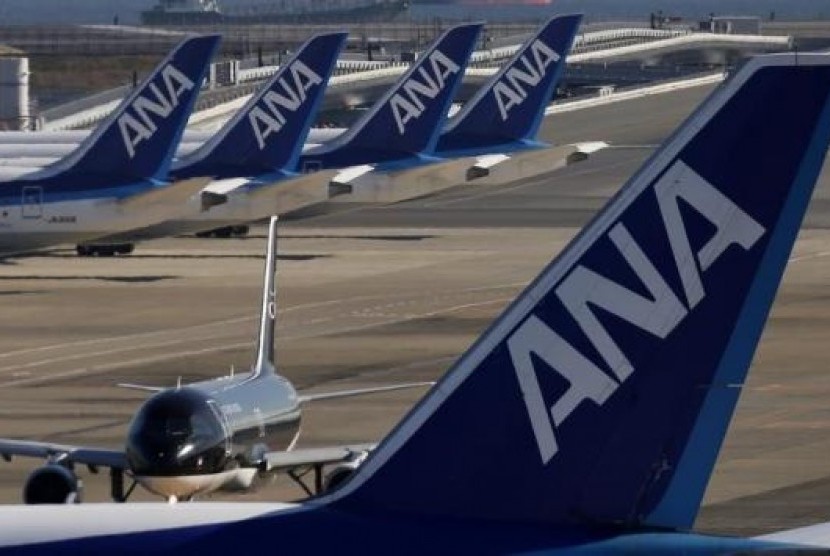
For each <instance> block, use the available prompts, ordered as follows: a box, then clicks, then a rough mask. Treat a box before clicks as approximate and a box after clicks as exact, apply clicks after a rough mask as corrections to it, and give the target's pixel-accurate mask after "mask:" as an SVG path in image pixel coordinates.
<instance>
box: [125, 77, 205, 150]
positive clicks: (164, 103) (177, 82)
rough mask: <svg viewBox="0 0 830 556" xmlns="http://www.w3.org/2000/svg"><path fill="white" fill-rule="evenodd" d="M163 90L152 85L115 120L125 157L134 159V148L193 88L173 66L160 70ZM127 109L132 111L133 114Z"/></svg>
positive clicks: (150, 133)
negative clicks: (148, 93) (149, 95)
mask: <svg viewBox="0 0 830 556" xmlns="http://www.w3.org/2000/svg"><path fill="white" fill-rule="evenodd" d="M161 80H162V81H163V83H164V86H163V87H159V86H158V84H157V83H155V82H151V83H150V84H149V85H148V87H147V88H146V89H145V91H143V93H144V94H142V95H139V96H138V97H136V99H135V100H134V101H133V103H132V104H131V105H130V107H129V108H128V110H125V111H124V113H123V114H122V115H121V116H120V117H119V118H118V129H119V130H120V132H121V140H122V141H123V143H124V147H125V148H126V149H127V154H128V155H129V157H130V158H131V159H132V158H133V157H134V156H135V151H136V147H137V146H138V144H139V143H141V142H142V141H146V140H148V139H150V138H151V137H152V136H153V134H154V133H155V132H156V130H157V129H158V126H157V124H156V120H157V119H166V118H167V117H168V116H170V114H171V113H172V112H173V110H174V109H175V108H176V107H177V106H178V105H179V98H180V97H181V95H183V94H184V93H185V92H187V91H190V90H191V89H193V87H194V86H195V85H194V84H193V81H191V80H190V79H189V78H188V77H187V76H186V75H184V74H183V73H182V72H180V71H179V70H178V69H176V68H175V67H174V66H172V65H167V66H165V67H164V68H163V69H162V70H161ZM148 91H149V92H150V93H152V95H153V97H154V98H149V97H148V96H146V94H147V92H148ZM129 109H132V111H133V113H134V114H135V115H133V114H131V113H130V111H129Z"/></svg>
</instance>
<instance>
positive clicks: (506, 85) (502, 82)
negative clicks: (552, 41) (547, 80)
mask: <svg viewBox="0 0 830 556" xmlns="http://www.w3.org/2000/svg"><path fill="white" fill-rule="evenodd" d="M529 54H530V56H528V53H527V52H526V53H525V54H523V55H522V57H521V58H519V59H518V60H517V61H516V63H515V64H513V66H512V67H511V68H510V69H509V70H507V72H505V74H504V76H502V78H501V79H499V80H498V82H497V83H496V84H495V85H494V86H493V95H495V97H496V103H497V104H498V105H499V114H501V119H502V121H505V120H507V113H508V112H509V111H510V110H511V109H513V108H515V107H516V106H519V105H520V104H521V103H523V102H524V100H525V99H526V98H527V90H526V89H525V85H527V86H528V87H531V88H532V87H535V86H536V85H538V84H539V82H540V81H542V78H543V77H545V72H546V70H547V67H548V66H549V65H551V64H555V63H556V62H558V61H559V58H560V56H559V54H557V53H556V52H554V51H553V50H552V49H551V48H550V47H549V46H548V45H546V44H545V43H543V42H542V41H541V40H539V39H536V40H535V41H533V43H532V44H531V45H530V48H529Z"/></svg>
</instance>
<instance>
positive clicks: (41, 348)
mask: <svg viewBox="0 0 830 556" xmlns="http://www.w3.org/2000/svg"><path fill="white" fill-rule="evenodd" d="M526 284H527V282H514V283H508V284H494V285H492V286H480V287H473V288H461V289H458V290H450V291H447V292H441V293H440V294H438V296H447V295H457V294H463V293H474V292H478V291H486V290H492V289H503V288H513V287H519V286H524V285H526ZM390 295H395V294H382V295H377V294H373V295H358V296H352V297H347V298H342V299H329V300H326V301H316V302H313V303H302V304H300V305H293V306H291V307H286V308H283V309H279V310H278V311H277V314H278V315H284V314H286V313H291V312H295V311H299V310H304V309H316V308H320V307H326V306H331V305H340V304H344V303H352V302H357V301H368V300H372V299H384V298H388V297H389V296H390ZM423 295H424V296H425V297H426V296H429V293H428V292H425V293H424V294H423ZM257 318H258V317H257V316H256V315H246V316H239V317H231V318H228V319H221V320H217V321H212V322H207V323H201V324H195V325H190V326H183V327H178V328H165V329H163V330H154V331H152V332H138V333H135V334H124V335H121V336H109V337H105V338H94V339H89V340H80V341H77V342H62V343H59V344H50V345H46V346H37V347H31V348H25V349H19V350H13V351H7V352H4V353H0V359H8V358H10V357H16V356H20V355H28V354H32V353H41V352H45V351H52V350H56V349H64V348H76V347H83V346H91V345H96V344H101V343H110V342H116V341H124V340H130V341H132V340H140V339H142V338H152V337H154V336H160V335H169V334H176V333H179V334H181V333H186V332H191V331H196V330H199V329H201V328H209V327H212V326H226V325H231V324H239V323H242V322H245V321H253V320H255V319H257ZM156 345H162V346H163V345H165V343H161V344H156ZM144 347H152V346H151V345H150V344H144V345H142V346H135V347H133V348H131V349H140V348H144ZM100 353H101V354H102V355H106V354H108V353H109V351H108V350H107V351H104V352H100ZM85 355H92V354H89V353H87V354H85ZM55 361H56V360H46V361H45V362H44V364H45V363H46V362H50V363H51V362H55ZM25 365H30V364H25ZM21 366H22V365H14V366H9V367H0V371H2V370H8V369H10V368H20V367H21Z"/></svg>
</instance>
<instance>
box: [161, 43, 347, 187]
mask: <svg viewBox="0 0 830 556" xmlns="http://www.w3.org/2000/svg"><path fill="white" fill-rule="evenodd" d="M347 36H348V34H347V33H327V34H321V35H317V36H315V37H312V38H311V39H309V40H308V41H307V42H306V43H305V44H304V45H303V46H302V47H301V48H300V49H299V50H298V51H297V53H296V54H295V55H294V56H293V57H292V58H291V59H290V60H289V61H287V62H286V63H284V64H283V65H282V67H280V69H279V71H277V73H275V74H274V76H273V77H272V78H271V80H270V81H268V83H266V84H265V85H264V86H263V87H262V89H260V91H259V93H258V94H256V95H254V96H253V97H252V98H251V100H250V101H248V103H247V104H245V106H244V107H243V108H242V109H241V110H239V111H238V112H237V113H236V115H235V116H234V117H233V118H232V119H231V120H230V121H229V122H228V123H227V124H226V125H225V126H224V128H223V129H222V131H220V132H219V133H218V134H217V135H216V136H214V137H213V138H212V139H211V140H210V141H208V142H207V143H205V144H204V145H202V147H200V148H199V150H197V151H196V152H194V153H193V154H192V155H191V156H189V157H187V158H186V159H185V160H182V161H181V163H179V164H176V165H175V166H174V174H175V175H176V176H177V177H193V176H197V175H199V176H205V175H207V176H213V177H217V178H226V177H239V176H252V175H258V174H263V173H266V172H273V171H274V170H275V169H280V168H287V169H293V168H294V167H295V166H296V164H297V159H298V157H299V156H300V152H301V151H302V147H303V143H304V142H305V139H306V136H307V135H308V129H309V127H310V126H311V124H312V123H313V120H314V117H315V115H316V113H317V108H318V107H319V105H320V102H321V100H322V99H323V93H324V92H325V90H326V84H327V83H328V80H329V77H330V76H331V72H332V70H333V69H334V65H335V62H336V61H337V56H338V54H339V53H340V50H341V48H342V47H343V44H344V43H345V41H346V37H347Z"/></svg>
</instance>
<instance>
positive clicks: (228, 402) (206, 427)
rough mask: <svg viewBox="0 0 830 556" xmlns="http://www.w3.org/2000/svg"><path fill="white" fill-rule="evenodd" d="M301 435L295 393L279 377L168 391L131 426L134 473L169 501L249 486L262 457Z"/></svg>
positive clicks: (215, 382) (217, 382) (129, 461)
mask: <svg viewBox="0 0 830 556" xmlns="http://www.w3.org/2000/svg"><path fill="white" fill-rule="evenodd" d="M299 431H300V407H299V401H298V398H297V394H296V392H295V390H294V388H293V387H292V386H291V383H290V382H288V381H287V380H286V379H284V378H282V377H280V376H278V375H273V374H268V375H261V376H257V377H254V376H253V375H250V374H243V375H238V376H235V377H226V378H220V379H217V380H211V381H206V382H200V383H196V384H192V385H188V386H185V387H182V388H176V389H169V390H164V391H162V392H159V393H158V394H156V395H154V396H153V397H152V398H150V399H149V400H147V402H145V403H144V405H142V407H141V408H140V409H139V411H138V412H137V413H136V415H135V417H134V419H133V422H132V424H131V425H130V430H129V433H128V436H127V445H126V455H127V465H128V470H129V472H130V473H131V474H132V475H133V477H134V478H135V479H136V480H137V481H138V482H139V484H141V485H142V486H144V487H145V488H146V489H148V490H149V491H151V492H154V493H156V494H159V495H161V496H164V497H166V498H172V497H176V498H178V499H189V498H191V497H192V496H194V495H197V494H205V493H208V492H212V491H216V490H243V489H248V488H250V487H251V486H252V483H253V481H254V479H255V478H256V477H257V475H258V474H259V473H258V472H259V471H260V469H261V465H262V460H263V456H264V454H266V453H267V452H270V451H274V450H279V451H284V450H290V449H291V448H292V447H293V445H294V443H295V442H296V440H297V437H298V435H299Z"/></svg>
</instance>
